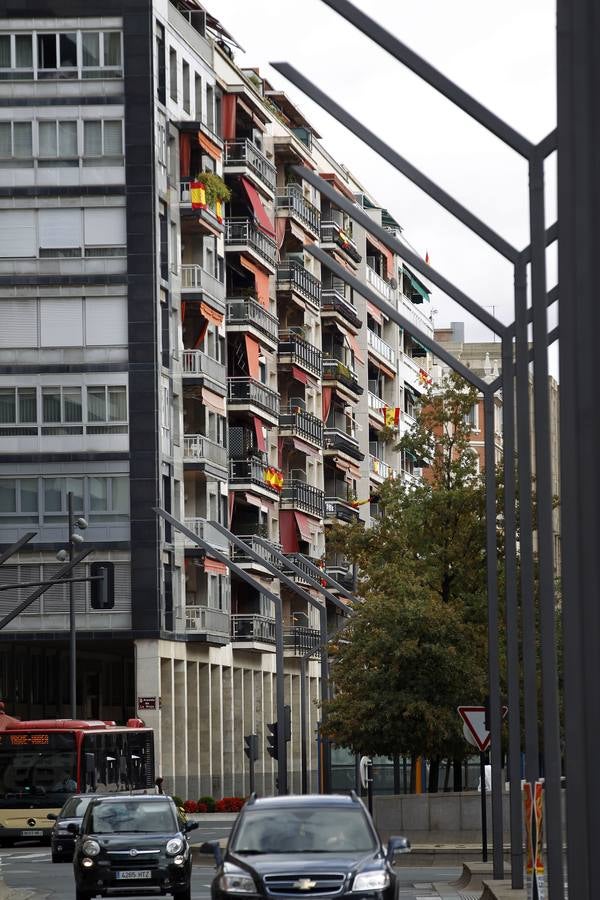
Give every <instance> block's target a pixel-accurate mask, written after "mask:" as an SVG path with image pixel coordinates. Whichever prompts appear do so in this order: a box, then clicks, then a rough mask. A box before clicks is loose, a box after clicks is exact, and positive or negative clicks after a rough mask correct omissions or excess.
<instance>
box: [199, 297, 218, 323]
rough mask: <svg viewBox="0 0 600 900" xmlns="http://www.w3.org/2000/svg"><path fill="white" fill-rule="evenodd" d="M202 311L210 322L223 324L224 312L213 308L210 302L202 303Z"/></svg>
mask: <svg viewBox="0 0 600 900" xmlns="http://www.w3.org/2000/svg"><path fill="white" fill-rule="evenodd" d="M200 312H201V313H202V315H203V316H204V318H205V319H208V321H209V322H212V323H213V325H222V324H223V313H220V312H217V310H216V309H213V308H212V306H209V305H208V303H202V302H201V303H200Z"/></svg>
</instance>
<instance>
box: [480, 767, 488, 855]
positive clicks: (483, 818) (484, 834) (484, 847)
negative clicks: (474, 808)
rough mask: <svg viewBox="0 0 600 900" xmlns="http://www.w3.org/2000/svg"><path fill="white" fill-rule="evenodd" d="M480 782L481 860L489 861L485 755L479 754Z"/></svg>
mask: <svg viewBox="0 0 600 900" xmlns="http://www.w3.org/2000/svg"><path fill="white" fill-rule="evenodd" d="M479 782H480V784H481V859H482V860H483V862H487V861H488V839H487V801H486V791H485V753H480V754H479Z"/></svg>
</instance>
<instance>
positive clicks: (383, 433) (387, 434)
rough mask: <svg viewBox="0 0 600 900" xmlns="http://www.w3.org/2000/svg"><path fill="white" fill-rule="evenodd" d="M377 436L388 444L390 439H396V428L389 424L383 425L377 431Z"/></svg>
mask: <svg viewBox="0 0 600 900" xmlns="http://www.w3.org/2000/svg"><path fill="white" fill-rule="evenodd" d="M377 437H378V439H379V440H380V441H383V443H384V444H390V443H391V442H392V441H395V440H397V439H398V429H397V428H393V427H392V426H391V425H384V426H383V428H382V429H381V430H380V431H379V432H378V434H377Z"/></svg>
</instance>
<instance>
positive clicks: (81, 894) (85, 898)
mask: <svg viewBox="0 0 600 900" xmlns="http://www.w3.org/2000/svg"><path fill="white" fill-rule="evenodd" d="M95 896H96V895H95V894H90V893H89V891H80V890H79V888H78V887H76V888H75V900H92V897H95Z"/></svg>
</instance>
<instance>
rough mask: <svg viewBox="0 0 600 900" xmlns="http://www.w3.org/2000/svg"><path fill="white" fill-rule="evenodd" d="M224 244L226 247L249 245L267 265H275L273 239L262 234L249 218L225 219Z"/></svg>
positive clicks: (275, 247) (275, 248) (275, 257)
mask: <svg viewBox="0 0 600 900" xmlns="http://www.w3.org/2000/svg"><path fill="white" fill-rule="evenodd" d="M225 245H226V246H227V247H239V246H242V247H250V248H251V249H252V250H254V252H255V253H258V255H259V256H262V258H263V259H265V260H266V261H267V262H268V263H269V265H271V266H273V268H274V267H275V263H276V260H277V246H276V244H275V241H273V240H271V238H270V237H267V235H266V234H263V232H262V231H259V229H258V228H257V227H256V226H255V225H254V223H253V222H252V221H251V219H226V220H225Z"/></svg>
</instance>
